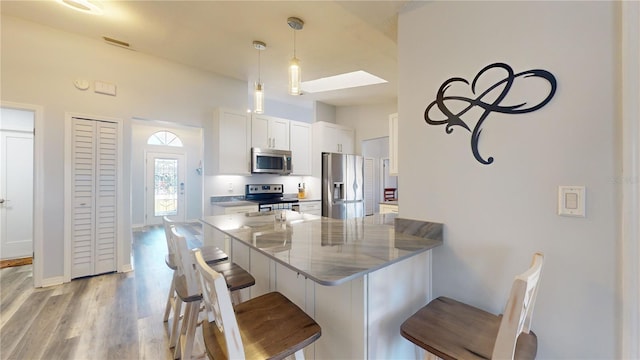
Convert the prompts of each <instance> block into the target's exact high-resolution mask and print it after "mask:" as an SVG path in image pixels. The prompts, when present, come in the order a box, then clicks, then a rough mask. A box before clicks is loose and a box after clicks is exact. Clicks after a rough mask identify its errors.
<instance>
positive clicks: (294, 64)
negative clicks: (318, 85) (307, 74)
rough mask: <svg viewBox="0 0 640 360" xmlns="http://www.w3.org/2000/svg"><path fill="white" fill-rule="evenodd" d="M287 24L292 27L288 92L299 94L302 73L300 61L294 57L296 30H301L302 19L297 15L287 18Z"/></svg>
mask: <svg viewBox="0 0 640 360" xmlns="http://www.w3.org/2000/svg"><path fill="white" fill-rule="evenodd" d="M287 24H289V27H291V28H292V29H293V59H291V61H290V62H289V94H291V95H300V94H301V92H302V91H301V89H300V79H301V78H302V73H301V69H300V61H299V60H298V59H297V58H296V31H298V30H302V27H303V26H304V21H302V20H301V19H299V18H297V17H290V18H288V19H287Z"/></svg>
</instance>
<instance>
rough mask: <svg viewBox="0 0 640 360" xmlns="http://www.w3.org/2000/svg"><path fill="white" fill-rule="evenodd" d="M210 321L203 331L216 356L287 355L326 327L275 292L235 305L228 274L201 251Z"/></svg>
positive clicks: (198, 256) (197, 255)
mask: <svg viewBox="0 0 640 360" xmlns="http://www.w3.org/2000/svg"><path fill="white" fill-rule="evenodd" d="M195 258H196V267H197V269H198V271H197V273H198V274H199V279H200V286H201V288H202V297H203V300H204V303H205V307H206V309H207V314H208V321H206V322H204V323H203V324H202V335H203V338H204V344H205V348H206V349H207V354H208V355H209V358H210V359H245V358H247V359H283V358H285V357H287V356H290V355H293V354H295V356H296V359H303V358H304V353H303V349H304V348H305V347H306V346H308V345H310V344H311V343H313V342H314V341H316V340H317V339H318V338H320V335H321V329H320V325H318V323H316V322H315V321H314V320H313V319H312V318H311V317H309V316H308V315H307V314H306V313H305V312H304V311H302V310H301V309H300V308H299V307H298V306H296V305H295V304H294V303H292V302H291V301H290V300H289V299H287V298H286V297H285V296H284V295H282V294H280V293H278V292H271V293H268V294H265V295H261V296H258V297H256V298H253V299H251V300H248V301H245V302H243V303H241V304H239V305H237V306H236V307H235V308H234V307H233V306H232V305H231V297H230V296H229V291H228V290H227V286H226V283H225V278H224V277H223V276H221V274H219V273H217V272H216V271H215V270H213V269H212V268H211V267H209V266H208V265H207V263H206V262H205V261H204V259H203V257H202V253H201V252H199V251H198V250H195Z"/></svg>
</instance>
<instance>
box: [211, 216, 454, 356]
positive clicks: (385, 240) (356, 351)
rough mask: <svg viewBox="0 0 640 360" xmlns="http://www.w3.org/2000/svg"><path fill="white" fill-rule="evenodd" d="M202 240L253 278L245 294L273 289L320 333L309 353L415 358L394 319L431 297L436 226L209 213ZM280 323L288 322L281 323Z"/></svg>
mask: <svg viewBox="0 0 640 360" xmlns="http://www.w3.org/2000/svg"><path fill="white" fill-rule="evenodd" d="M201 221H202V222H203V224H204V245H215V246H218V247H220V248H221V249H224V250H225V251H226V252H227V253H228V254H229V255H230V257H231V259H232V261H233V262H235V263H237V264H238V265H240V266H242V267H243V268H245V269H246V270H248V271H249V272H251V274H252V275H253V276H254V277H255V279H256V284H255V286H253V287H252V288H250V289H246V290H243V291H244V293H242V295H241V297H242V299H243V300H246V299H249V298H252V297H255V296H259V295H262V294H265V293H267V292H270V291H279V292H281V293H283V294H284V295H285V296H287V297H288V298H289V299H291V300H292V301H293V302H294V303H296V305H298V306H299V307H300V308H302V309H303V310H304V311H305V312H306V313H307V314H309V315H310V316H311V317H313V318H314V319H315V320H316V321H317V322H318V323H319V324H320V326H321V327H322V336H321V337H320V339H319V340H318V341H316V342H315V344H314V345H313V346H310V347H309V349H307V350H306V351H305V356H306V357H307V358H308V359H314V358H316V359H329V358H331V359H338V358H344V359H346V358H348V359H375V358H387V359H388V358H400V357H414V356H415V355H416V351H417V350H416V348H415V347H414V345H413V344H411V343H410V342H408V341H406V340H404V339H403V338H402V337H401V336H400V330H399V329H400V324H401V323H402V321H404V319H406V318H407V317H409V316H410V315H411V314H412V313H414V312H415V311H416V310H417V309H419V308H420V307H421V306H423V305H424V304H426V303H427V301H428V300H429V299H430V295H431V294H430V288H431V285H430V279H431V273H430V272H431V251H429V250H431V249H432V248H434V247H436V246H439V245H441V244H442V230H443V229H442V228H443V226H442V224H439V223H432V222H425V221H417V220H410V219H402V218H397V217H396V215H395V214H377V215H373V216H367V217H364V218H354V219H331V218H326V217H320V216H316V215H311V214H304V213H298V212H293V211H273V212H267V213H245V214H229V215H217V216H208V217H205V218H203V219H202V220H201ZM283 321H286V319H283Z"/></svg>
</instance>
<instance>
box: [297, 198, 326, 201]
mask: <svg viewBox="0 0 640 360" xmlns="http://www.w3.org/2000/svg"><path fill="white" fill-rule="evenodd" d="M307 201H322V199H314V198H302V199H298V202H307Z"/></svg>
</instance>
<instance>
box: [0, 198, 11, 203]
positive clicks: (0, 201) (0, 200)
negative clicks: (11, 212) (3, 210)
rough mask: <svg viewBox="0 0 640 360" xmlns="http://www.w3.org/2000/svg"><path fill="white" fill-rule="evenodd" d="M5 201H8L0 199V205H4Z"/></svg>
mask: <svg viewBox="0 0 640 360" xmlns="http://www.w3.org/2000/svg"><path fill="white" fill-rule="evenodd" d="M5 201H10V200H8V199H0V204H4V202H5Z"/></svg>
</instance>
